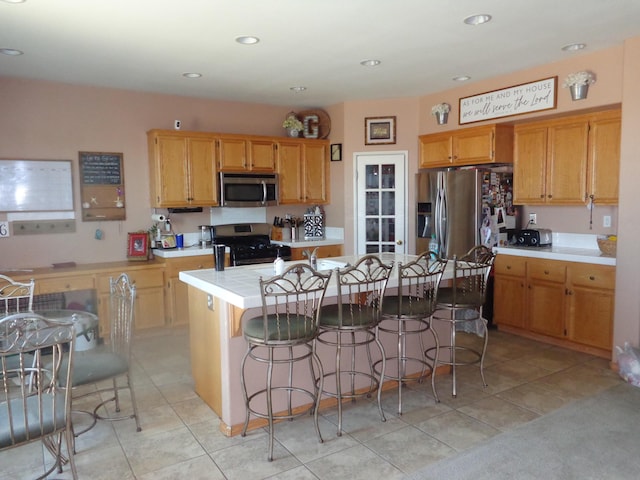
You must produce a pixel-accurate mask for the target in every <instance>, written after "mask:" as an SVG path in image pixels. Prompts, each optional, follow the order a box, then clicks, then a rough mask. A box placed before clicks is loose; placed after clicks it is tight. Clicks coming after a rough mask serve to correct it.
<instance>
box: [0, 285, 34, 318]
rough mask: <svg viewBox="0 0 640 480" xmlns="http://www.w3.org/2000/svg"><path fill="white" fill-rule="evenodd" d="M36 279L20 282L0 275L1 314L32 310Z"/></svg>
mask: <svg viewBox="0 0 640 480" xmlns="http://www.w3.org/2000/svg"><path fill="white" fill-rule="evenodd" d="M34 290H35V280H34V279H33V278H32V279H31V280H30V281H29V282H28V283H24V282H18V281H16V280H13V279H12V278H10V277H7V276H6V275H0V316H2V315H9V314H11V313H19V312H32V311H33V292H34Z"/></svg>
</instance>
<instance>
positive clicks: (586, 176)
mask: <svg viewBox="0 0 640 480" xmlns="http://www.w3.org/2000/svg"><path fill="white" fill-rule="evenodd" d="M514 157H515V162H514V175H513V177H514V203H516V204H533V205H535V204H553V205H579V204H584V203H585V202H586V201H588V199H589V197H590V196H593V198H594V201H595V202H596V203H605V204H616V203H617V202H618V175H619V162H620V111H619V110H614V111H607V112H600V113H595V114H587V115H577V116H572V117H567V118H562V119H557V120H550V121H542V122H534V123H527V124H522V125H518V126H516V128H515V141H514Z"/></svg>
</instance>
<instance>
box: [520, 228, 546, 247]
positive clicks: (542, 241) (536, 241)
mask: <svg viewBox="0 0 640 480" xmlns="http://www.w3.org/2000/svg"><path fill="white" fill-rule="evenodd" d="M516 245H517V246H519V247H550V246H551V230H549V229H548V228H527V229H524V230H520V232H519V233H518V234H517V235H516Z"/></svg>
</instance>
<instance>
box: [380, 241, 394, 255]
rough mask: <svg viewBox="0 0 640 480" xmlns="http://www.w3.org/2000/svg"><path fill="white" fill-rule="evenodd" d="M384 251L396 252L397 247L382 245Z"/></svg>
mask: <svg viewBox="0 0 640 480" xmlns="http://www.w3.org/2000/svg"><path fill="white" fill-rule="evenodd" d="M382 251H383V252H391V253H393V252H395V251H396V246H395V244H393V243H392V244H390V245H382Z"/></svg>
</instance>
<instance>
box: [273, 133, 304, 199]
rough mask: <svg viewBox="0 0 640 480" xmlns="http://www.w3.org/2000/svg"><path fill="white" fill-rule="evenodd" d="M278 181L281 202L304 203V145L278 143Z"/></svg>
mask: <svg viewBox="0 0 640 480" xmlns="http://www.w3.org/2000/svg"><path fill="white" fill-rule="evenodd" d="M278 181H279V187H280V203H281V204H290V203H302V200H303V199H302V145H301V144H300V143H293V142H292V143H286V142H280V143H279V144H278Z"/></svg>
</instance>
